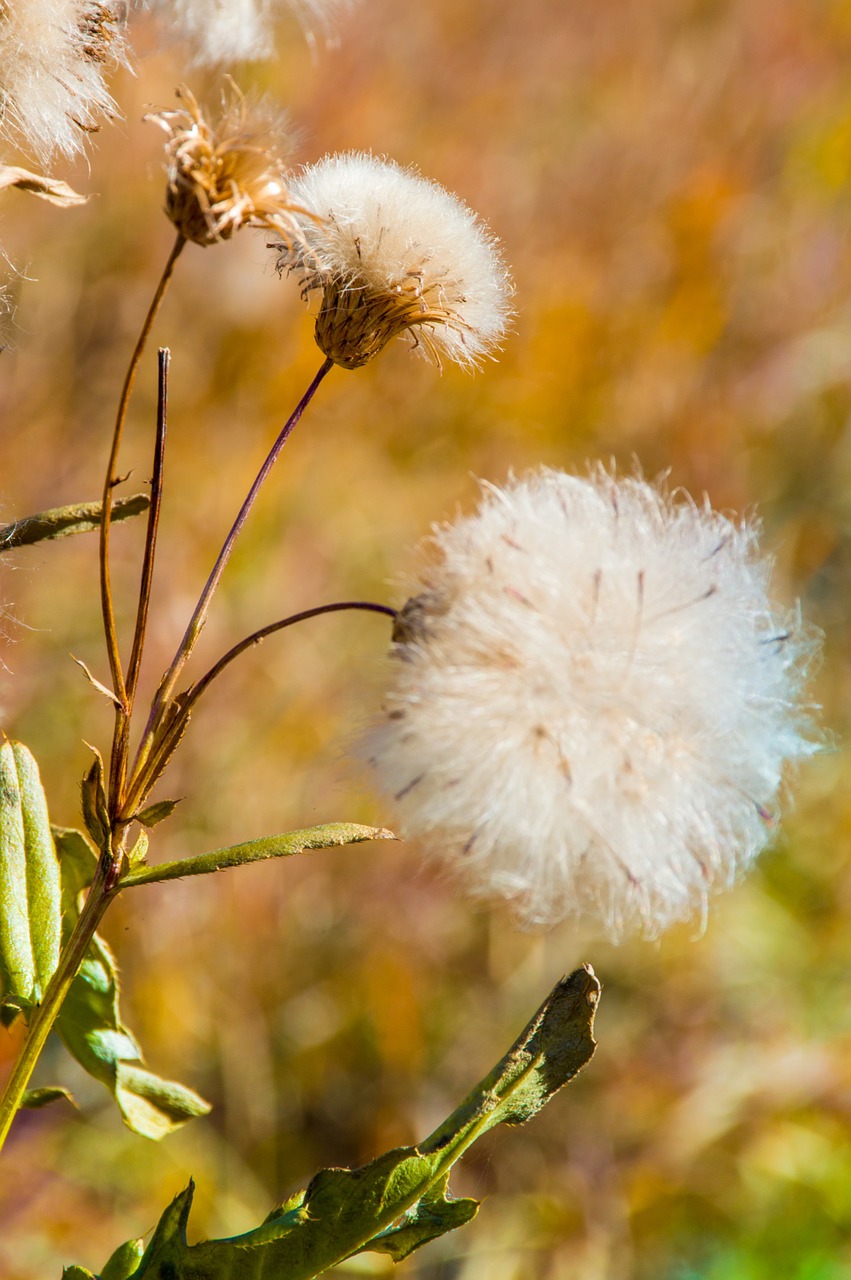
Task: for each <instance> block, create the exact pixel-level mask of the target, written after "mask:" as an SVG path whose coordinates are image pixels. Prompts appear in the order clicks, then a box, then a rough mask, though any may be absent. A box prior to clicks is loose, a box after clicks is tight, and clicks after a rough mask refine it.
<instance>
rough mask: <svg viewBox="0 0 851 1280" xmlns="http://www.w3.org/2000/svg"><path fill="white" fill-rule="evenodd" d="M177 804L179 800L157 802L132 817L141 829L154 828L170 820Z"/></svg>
mask: <svg viewBox="0 0 851 1280" xmlns="http://www.w3.org/2000/svg"><path fill="white" fill-rule="evenodd" d="M179 804H180V801H179V800H158V801H157V802H156V804H149V805H148V807H147V809H140V810H139V812H138V813H136V814H134V815H133V816H134V817H135V819H136V821H137V822H141V824H142V826H143V827H155V826H156V825H157V823H159V822H164V821H165V819H166V818H170V817H171V815H172V814H173V813H174V811H175V809H176V808H177V806H178V805H179Z"/></svg>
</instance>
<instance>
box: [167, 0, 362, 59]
mask: <svg viewBox="0 0 851 1280" xmlns="http://www.w3.org/2000/svg"><path fill="white" fill-rule="evenodd" d="M348 3H349V0H154V5H153V7H154V8H155V9H157V10H159V11H160V14H161V15H162V18H163V20H164V21H165V20H167V21H168V23H169V26H170V28H171V29H172V30H176V31H177V33H178V34H179V35H180V36H181V37H182V38H183V39H185V40H186V42H187V44H188V45H189V47H190V49H191V50H192V52H193V55H194V56H193V61H194V63H195V64H196V65H198V66H222V65H228V64H232V63H234V62H240V61H252V60H254V59H262V58H269V57H271V56H272V54H273V53H274V50H275V27H276V25H277V23H278V22H279V21H280V18H281V16H282V14H284V13H286V12H287V11H289V12H290V13H292V14H294V15H295V17H296V18H297V19H298V21H299V22H300V23H301V25H302V27H303V29H304V32H305V34H306V36H307V38H308V40H309V41H310V43H315V42H316V41H317V40H318V39H328V38H329V37H330V34H331V31H332V28H333V22H334V18H335V17H336V16H337V15H338V14H339V13H340V12H341V11H342V10H343V9H344V8H346V7H347V6H348Z"/></svg>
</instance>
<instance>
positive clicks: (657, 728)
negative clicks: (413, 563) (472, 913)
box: [370, 470, 814, 938]
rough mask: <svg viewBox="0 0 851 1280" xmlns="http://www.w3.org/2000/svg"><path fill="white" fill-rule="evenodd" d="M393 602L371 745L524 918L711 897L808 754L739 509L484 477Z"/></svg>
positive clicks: (410, 797) (763, 579) (591, 482)
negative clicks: (390, 642)
mask: <svg viewBox="0 0 851 1280" xmlns="http://www.w3.org/2000/svg"><path fill="white" fill-rule="evenodd" d="M434 551H435V552H436V556H437V563H436V564H433V565H431V566H430V567H426V568H424V569H423V570H422V571H421V573H420V576H419V578H418V580H417V581H416V583H415V592H416V594H415V596H414V598H413V599H412V600H411V601H409V603H408V605H406V607H405V609H404V610H402V612H401V614H400V615H399V619H398V621H397V626H396V635H395V639H396V646H395V660H394V671H393V676H392V684H391V688H390V691H389V693H388V695H387V699H386V706H385V712H386V714H385V719H384V721H383V723H382V724H381V725H380V726H379V727H378V729H377V730H376V733H375V735H374V738H373V740H372V742H371V743H370V752H371V756H372V759H373V761H374V763H375V765H376V768H377V770H378V775H379V779H380V781H381V783H382V785H383V786H384V787H385V788H386V789H387V790H388V791H389V792H390V793H392V794H393V795H394V796H395V799H396V801H397V803H398V806H399V809H400V812H401V817H402V829H403V832H404V833H405V834H407V835H409V836H422V837H423V839H424V841H425V845H426V848H427V849H429V850H433V851H434V852H435V855H436V856H438V857H440V858H442V859H444V860H445V861H446V862H447V864H448V865H450V866H451V867H452V869H453V870H454V871H456V872H457V873H458V874H459V875H460V876H461V877H462V878H463V880H464V881H465V883H466V885H467V886H468V888H469V889H470V890H471V891H472V892H473V893H474V894H479V895H489V896H492V895H501V896H503V897H505V898H507V899H509V900H510V901H511V902H513V903H514V904H515V907H516V910H517V912H518V914H519V916H520V917H521V919H522V920H524V921H525V922H529V923H538V922H539V923H550V922H553V921H555V920H558V919H560V918H562V917H564V916H570V915H577V914H579V913H590V914H591V915H593V916H596V917H597V918H598V919H600V920H601V921H602V922H603V923H604V925H605V927H606V928H607V930H608V932H609V933H610V934H611V935H612V936H613V937H615V938H618V937H620V936H622V935H623V934H624V933H626V932H628V931H630V930H632V929H635V928H639V929H642V930H643V931H644V932H645V933H647V934H648V935H651V936H652V935H654V934H656V933H658V932H659V931H660V930H662V929H664V928H665V927H666V926H667V925H669V924H670V923H672V922H673V921H675V920H679V919H683V918H686V917H688V916H689V915H691V914H692V913H694V912H698V913H701V914H702V913H703V912H704V910H705V906H706V902H707V896H708V894H709V893H710V891H711V890H713V889H716V888H719V887H724V886H726V885H729V884H730V883H731V882H732V881H733V880H734V879H735V878H736V877H737V875H738V874H739V873H740V872H741V871H742V870H743V869H744V868H746V867H747V866H748V864H749V863H751V862H752V860H753V859H754V858H755V857H756V855H757V854H758V853H759V852H760V850H761V849H762V848H763V847H764V845H765V844H766V842H767V841H768V839H769V838H770V836H771V832H772V829H773V824H774V815H775V810H776V805H777V801H778V795H779V792H780V788H781V779H782V775H783V769H784V762H786V761H789V760H795V759H796V758H799V757H802V756H806V755H808V754H810V753H811V752H812V751H813V750H814V746H813V741H812V737H811V736H810V732H811V726H810V724H809V720H808V717H807V714H806V712H805V710H802V707H801V703H800V697H801V691H802V685H803V681H804V676H805V668H806V665H807V660H808V658H809V657H810V655H811V653H812V649H813V643H814V642H813V640H812V638H811V637H809V636H808V635H807V634H806V633H805V632H803V631H802V628H801V625H800V622H799V620H798V618H797V616H796V615H794V614H792V615H790V614H787V613H783V612H780V611H778V610H776V609H775V608H774V607H773V606H772V605H771V604H770V603H769V599H768V596H767V594H766V590H767V585H768V578H769V565H768V563H767V562H766V561H765V560H764V559H760V558H759V556H758V551H757V530H756V528H755V527H754V526H753V525H748V524H746V523H734V522H733V521H731V520H729V519H728V518H727V517H725V516H723V515H719V514H717V513H716V512H713V511H711V510H710V509H709V507H708V506H703V507H699V506H697V505H696V504H695V503H693V502H691V501H690V500H688V499H687V498H673V497H671V496H669V495H667V494H666V493H665V492H664V491H660V490H659V489H658V488H656V487H654V486H652V485H650V484H648V483H645V482H644V481H643V480H640V479H626V480H624V479H616V478H614V477H613V476H611V475H609V474H607V473H606V472H604V471H603V470H599V471H596V472H594V473H593V474H592V475H591V476H590V477H589V478H587V479H583V478H577V477H575V476H570V475H565V474H562V473H560V472H556V471H547V470H543V471H540V472H537V473H535V474H533V475H531V476H529V477H527V478H526V479H523V480H519V481H513V482H511V483H510V484H509V485H508V486H507V487H506V488H504V489H497V488H488V489H486V491H485V494H484V498H483V501H482V504H481V507H480V509H479V510H478V512H477V513H476V514H475V515H472V516H470V517H468V518H465V519H459V520H458V521H457V522H456V523H455V524H453V525H449V526H447V527H445V528H441V529H439V530H438V531H437V532H436V533H435V536H434Z"/></svg>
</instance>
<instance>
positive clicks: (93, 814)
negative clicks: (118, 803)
mask: <svg viewBox="0 0 851 1280" xmlns="http://www.w3.org/2000/svg"><path fill="white" fill-rule="evenodd" d="M90 750H91V751H92V752H93V754H94V757H95V758H94V760H93V761H92V763H91V767H90V768H89V770H88V772H87V773H86V775H85V777H84V778H83V781H82V782H81V784H80V793H81V797H82V802H83V821H84V822H85V824H86V830H87V831H88V833H89V835H90V836H91V837H92V839H93V840H94V842H95V844H96V845H97V847H98V848H99V849H105V848H107V847H108V845H109V839H110V830H109V809H108V807H107V800H106V783H105V777H104V770H103V758H102V756H101V754H100V752H99V751H98V750H97V749H96V748H95V747H90Z"/></svg>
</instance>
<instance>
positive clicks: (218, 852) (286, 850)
mask: <svg viewBox="0 0 851 1280" xmlns="http://www.w3.org/2000/svg"><path fill="white" fill-rule="evenodd" d="M395 839H396V837H395V836H394V834H393V832H392V831H387V830H385V828H384V827H362V826H359V825H358V824H357V823H354V822H329V823H326V824H325V825H324V826H321V827H308V828H307V829H306V830H304V831H287V832H285V833H284V834H283V835H279V836H264V837H263V838H262V839H260V840H249V841H248V842H247V843H246V844H234V845H230V846H229V847H228V848H227V849H215V850H214V851H213V852H212V853H202V854H199V855H198V857H197V858H181V859H180V861H178V862H161V863H160V864H159V865H158V866H155V867H139V868H134V869H133V870H131V871H129V872H128V873H127V874H126V875H125V876H124V877H123V878H122V880H121V888H122V889H129V888H131V887H132V886H133V885H137V884H154V883H155V882H157V881H159V880H179V879H181V878H182V877H183V876H202V875H207V874H208V873H209V872H211V871H224V870H225V868H227V867H241V866H245V865H247V864H248V863H251V862H264V861H265V860H266V859H267V858H291V857H292V856H293V855H294V854H296V853H304V852H305V850H307V849H330V848H332V847H334V846H335V845H344V844H359V843H361V842H362V841H364V840H395Z"/></svg>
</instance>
